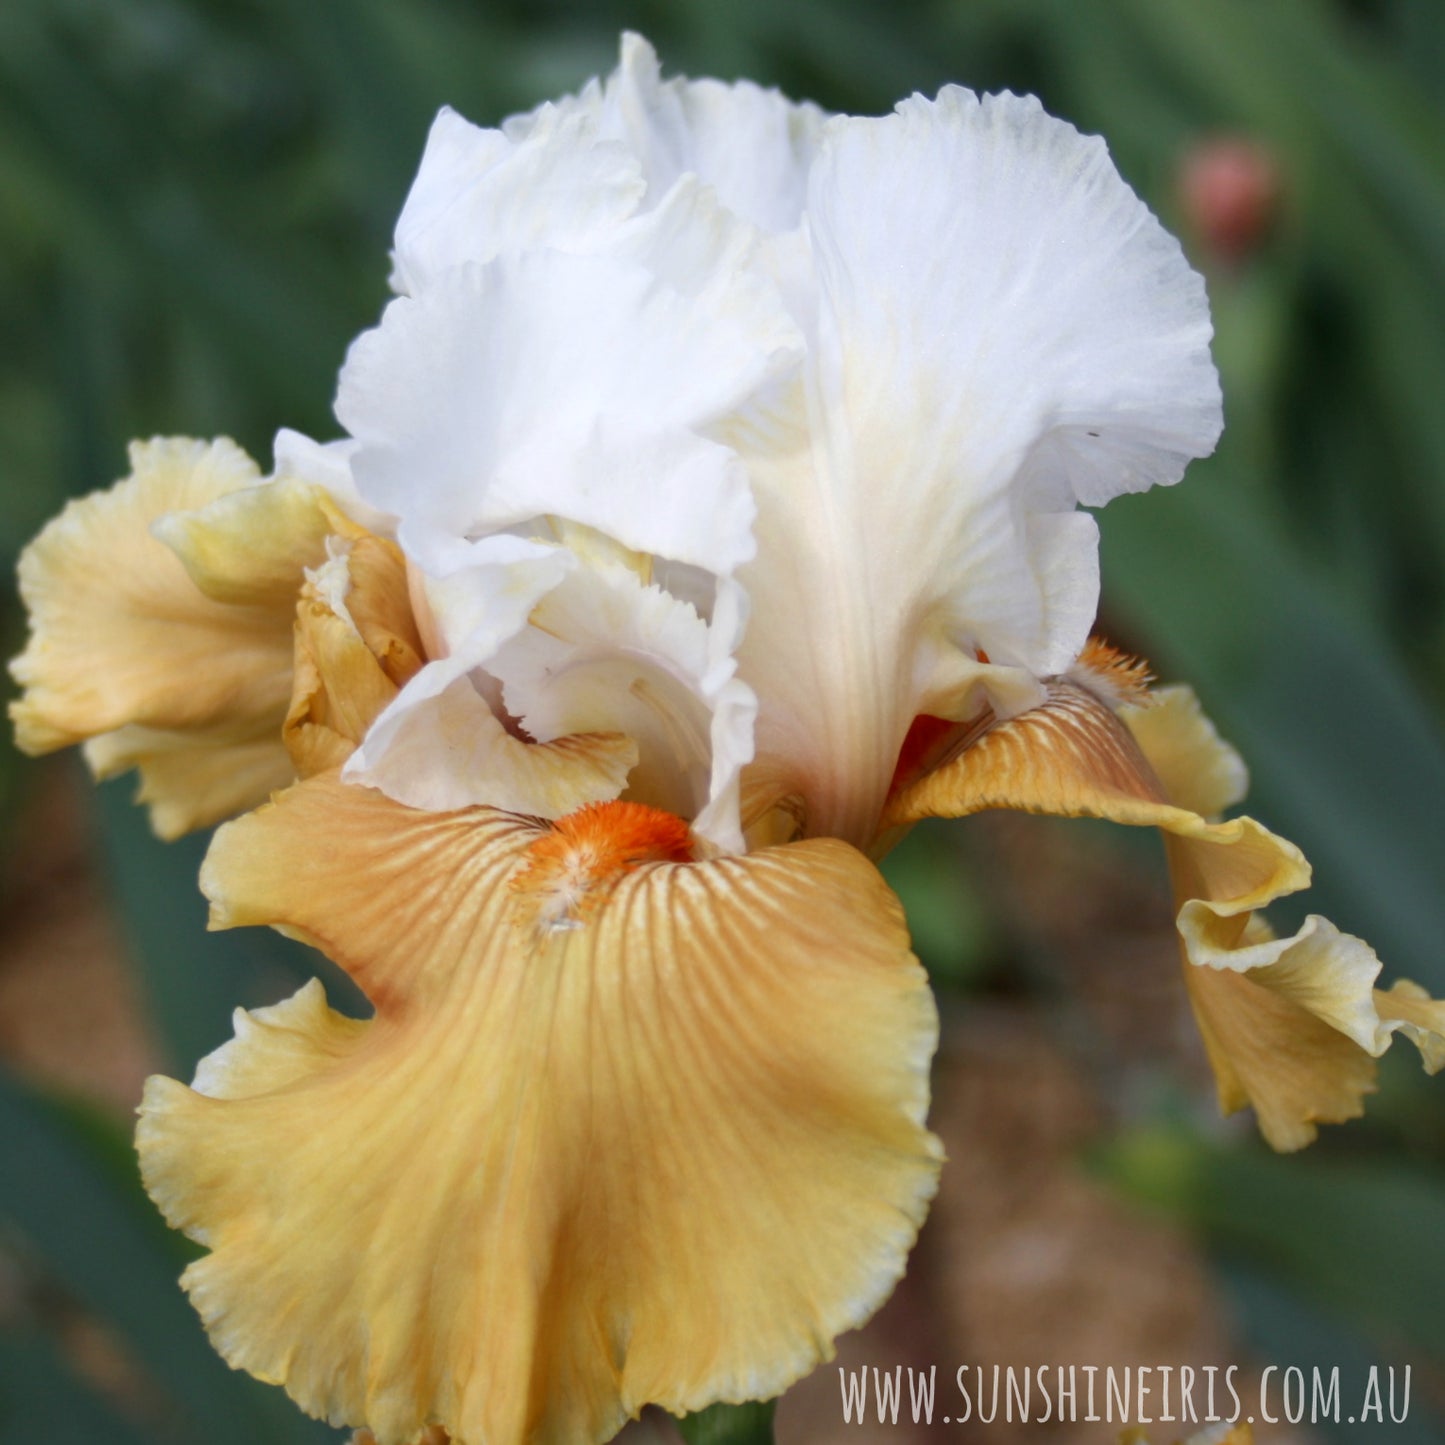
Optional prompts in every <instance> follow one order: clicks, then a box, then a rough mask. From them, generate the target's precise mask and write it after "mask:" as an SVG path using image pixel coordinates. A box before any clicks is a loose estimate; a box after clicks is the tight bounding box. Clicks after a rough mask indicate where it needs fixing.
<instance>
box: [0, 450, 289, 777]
mask: <svg viewBox="0 0 1445 1445" xmlns="http://www.w3.org/2000/svg"><path fill="white" fill-rule="evenodd" d="M131 469H132V474H131V476H130V477H128V478H127V479H126V480H125V481H123V482H120V483H118V484H117V485H116V486H114V487H112V488H111V489H110V490H109V491H106V492H95V493H92V494H91V495H90V496H88V497H83V498H81V499H80V500H78V501H74V502H71V503H70V504H69V505H68V506H67V507H66V508H65V510H64V511H63V512H62V513H61V514H60V515H59V516H58V517H56V518H55V520H54V521H52V522H51V523H50V525H49V526H47V527H46V528H45V530H44V531H43V532H41V534H40V535H39V536H38V537H37V538H36V539H35V541H33V542H32V543H31V544H30V546H29V547H27V548H26V549H25V551H24V553H23V554H22V556H21V558H20V591H21V595H22V597H23V598H24V600H25V604H26V606H27V607H28V608H29V610H30V621H31V637H30V642H29V645H28V646H27V647H26V649H25V651H24V652H23V653H22V654H21V655H20V656H19V657H18V658H16V659H15V661H14V662H13V663H12V664H11V671H12V672H13V673H14V675H15V678H16V681H18V682H19V683H20V684H21V686H22V687H24V689H25V695H24V696H23V697H22V698H21V699H20V700H19V701H18V702H16V703H15V704H14V705H13V707H12V709H11V715H12V717H13V718H14V720H15V731H16V738H17V741H18V742H19V745H20V746H21V747H22V748H23V749H25V751H27V752H33V753H38V752H48V751H50V750H52V749H54V748H58V747H65V746H67V745H68V744H70V743H76V742H81V741H83V740H84V739H85V738H90V737H95V736H96V735H97V734H99V733H104V732H109V731H111V730H112V729H114V728H118V727H124V726H125V725H126V724H128V723H139V724H141V725H142V726H146V727H159V728H173V727H180V726H185V725H188V724H191V723H195V722H200V721H205V722H209V721H212V720H213V719H214V717H215V716H216V714H217V712H218V711H219V710H220V708H221V707H222V706H223V705H225V704H226V703H230V704H232V705H238V704H239V705H246V706H247V709H248V710H249V711H255V710H256V708H257V705H258V704H259V705H260V706H261V707H265V706H270V707H272V708H274V706H275V703H276V700H277V697H278V695H279V693H280V690H281V688H282V687H283V686H284V683H283V681H282V679H283V678H285V677H286V676H287V675H289V671H290V658H289V655H288V654H289V646H290V644H289V634H288V636H287V637H286V638H285V639H283V641H284V643H285V646H284V647H282V646H279V645H278V646H277V647H275V648H274V649H273V650H272V651H273V653H274V656H268V657H265V658H264V659H257V658H254V657H252V656H250V655H249V654H248V655H247V656H246V661H247V662H248V663H253V662H256V661H261V662H262V671H263V672H264V674H265V676H264V677H262V678H261V679H259V680H253V678H252V677H251V676H250V675H249V673H250V670H249V669H248V670H247V671H246V672H245V673H242V674H240V675H238V674H237V670H236V668H235V667H234V666H227V665H225V663H224V662H223V659H224V658H225V657H226V655H227V654H228V653H230V652H231V651H232V650H233V649H234V648H235V645H236V644H237V643H238V642H241V643H242V645H243V648H244V643H245V642H246V641H249V637H248V635H247V634H248V633H249V631H250V630H251V629H249V628H248V627H247V626H245V620H244V619H243V622H242V625H241V627H240V629H239V633H238V628H237V618H236V615H235V614H234V613H233V611H232V610H231V609H229V608H224V607H219V606H217V605H215V604H214V603H211V602H209V601H207V599H206V598H204V597H202V596H201V595H200V594H199V593H198V592H197V590H196V587H195V584H194V583H192V582H191V580H190V578H189V577H188V576H187V575H186V571H185V568H184V567H182V566H181V564H180V562H179V561H178V560H177V558H176V557H175V555H174V554H173V553H172V552H171V551H170V549H169V548H167V547H166V546H165V545H164V544H163V543H161V542H159V541H157V540H156V539H155V538H154V537H153V536H152V535H151V524H152V523H153V522H155V521H156V519H157V518H159V517H161V516H162V515H164V514H165V513H166V512H170V511H175V510H177V509H186V508H194V507H200V506H204V505H205V504H206V503H207V502H210V501H212V500H214V499H215V498H217V497H220V496H224V495H225V494H226V493H228V492H232V491H235V490H236V489H237V488H240V487H246V486H251V485H253V484H255V483H256V481H257V480H258V478H257V473H256V467H255V464H254V463H253V462H252V461H251V459H250V458H249V457H247V456H246V454H245V453H244V452H242V451H241V450H240V449H239V448H238V447H236V446H235V445H234V444H233V443H231V442H228V441H217V442H212V443H210V444H206V443H203V442H196V441H188V440H182V439H167V440H158V441H152V442H145V443H136V444H135V445H134V446H132V448H131ZM278 659H279V660H278ZM287 691H289V689H287ZM253 694H258V696H255V697H253V696H252V695H253Z"/></svg>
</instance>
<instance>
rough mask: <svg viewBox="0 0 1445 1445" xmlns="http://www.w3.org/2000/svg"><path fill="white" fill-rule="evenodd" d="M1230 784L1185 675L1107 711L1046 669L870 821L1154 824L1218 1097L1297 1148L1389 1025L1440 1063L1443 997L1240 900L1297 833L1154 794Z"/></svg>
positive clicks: (1215, 806) (1365, 950)
mask: <svg viewBox="0 0 1445 1445" xmlns="http://www.w3.org/2000/svg"><path fill="white" fill-rule="evenodd" d="M1156 762H1157V766H1156V765H1155V764H1156ZM1166 780H1167V786H1166ZM1243 783H1244V776H1243V769H1242V765H1241V764H1240V763H1239V759H1238V756H1237V755H1236V754H1235V753H1234V752H1233V749H1231V748H1229V747H1228V745H1227V744H1225V743H1224V742H1222V741H1221V740H1220V738H1219V736H1218V734H1217V733H1216V732H1215V731H1214V728H1213V727H1212V725H1211V724H1210V723H1209V722H1208V720H1207V719H1206V718H1205V717H1204V716H1203V714H1202V713H1201V712H1200V710H1199V706H1198V704H1197V702H1196V701H1195V699H1194V696H1193V694H1192V693H1191V692H1190V691H1189V690H1188V689H1187V688H1167V689H1162V690H1161V691H1159V692H1158V693H1155V694H1154V695H1153V698H1152V706H1148V707H1134V706H1126V707H1124V708H1122V709H1121V710H1120V711H1119V712H1118V713H1116V712H1115V711H1114V710H1113V708H1112V707H1111V706H1110V705H1109V704H1108V702H1107V701H1105V700H1104V698H1103V697H1101V696H1100V695H1099V692H1098V691H1097V690H1094V689H1092V688H1091V687H1089V686H1086V685H1084V684H1082V683H1081V682H1078V681H1065V680H1062V679H1060V680H1057V681H1056V682H1055V683H1053V684H1052V685H1051V688H1050V696H1049V700H1048V701H1047V702H1046V703H1045V704H1044V705H1043V706H1041V707H1038V708H1035V709H1034V710H1033V711H1031V712H1026V713H1023V714H1021V715H1019V716H1018V717H1015V718H1012V719H1010V720H1009V721H1007V722H1002V723H998V724H997V725H995V726H993V727H991V728H989V729H987V730H985V731H984V732H983V733H982V735H981V737H979V738H978V740H977V741H975V742H973V743H972V745H971V746H968V747H965V748H964V749H963V751H962V752H960V753H959V754H958V756H957V757H955V758H953V759H952V760H951V761H948V762H946V763H945V764H944V765H943V766H941V767H939V768H938V769H936V770H935V771H934V772H932V773H930V774H928V775H927V776H925V777H923V778H921V779H919V780H918V781H916V782H914V783H912V784H910V785H908V786H906V787H904V788H902V789H901V790H900V791H899V792H898V794H897V795H896V796H895V797H894V798H893V799H892V800H891V803H890V806H889V809H888V812H887V814H886V815H885V819H884V827H885V828H886V829H891V828H900V827H906V826H907V825H908V824H910V823H913V822H916V821H917V820H918V819H920V818H923V817H961V816H964V815H966V814H969V813H976V812H980V811H982V810H984V809H988V808H1018V809H1021V810H1023V811H1025V812H1031V813H1054V814H1060V815H1063V816H1068V817H1095V818H1107V819H1109V820H1111V821H1113V822H1116V823H1129V824H1135V825H1146V826H1151V827H1156V828H1159V829H1161V830H1162V831H1163V833H1164V835H1165V842H1166V848H1167V852H1168V856H1169V867H1170V874H1171V877H1172V879H1173V883H1174V892H1175V898H1176V901H1177V902H1178V904H1179V914H1178V927H1179V935H1180V940H1181V943H1182V946H1183V954H1184V959H1185V962H1186V967H1185V971H1184V977H1185V983H1186V985H1187V987H1188V990H1189V998H1190V1003H1191V1005H1192V1007H1193V1009H1194V1016H1195V1019H1196V1020H1197V1022H1198V1024H1199V1029H1200V1032H1201V1034H1202V1035H1203V1037H1204V1042H1205V1047H1206V1049H1207V1050H1208V1053H1209V1058H1210V1062H1211V1064H1212V1065H1213V1067H1214V1073H1215V1078H1216V1080H1217V1083H1218V1089H1219V1101H1220V1106H1221V1108H1223V1109H1224V1110H1225V1112H1227V1113H1228V1112H1233V1111H1234V1110H1236V1109H1240V1108H1243V1107H1244V1106H1245V1105H1246V1104H1247V1105H1250V1106H1252V1107H1253V1109H1254V1111H1255V1116H1256V1118H1257V1119H1258V1121H1259V1127H1260V1131H1261V1132H1262V1133H1263V1134H1264V1136H1265V1138H1266V1139H1267V1140H1268V1141H1269V1142H1270V1144H1271V1145H1273V1146H1274V1148H1276V1149H1280V1150H1292V1149H1299V1148H1302V1147H1303V1146H1304V1145H1306V1144H1308V1143H1310V1142H1311V1141H1312V1140H1313V1139H1314V1138H1315V1136H1316V1133H1317V1132H1318V1131H1317V1129H1316V1127H1315V1126H1316V1124H1319V1123H1338V1122H1341V1121H1343V1120H1345V1119H1351V1118H1355V1117H1356V1116H1358V1115H1359V1114H1360V1113H1362V1112H1363V1099H1364V1096H1365V1095H1366V1094H1368V1093H1370V1092H1372V1091H1373V1089H1374V1087H1375V1063H1374V1060H1375V1059H1376V1058H1377V1057H1378V1056H1379V1055H1380V1054H1382V1053H1384V1051H1385V1049H1386V1048H1387V1047H1388V1046H1389V1043H1390V1039H1391V1036H1392V1035H1393V1034H1394V1033H1395V1032H1396V1031H1401V1032H1404V1033H1405V1034H1406V1036H1407V1037H1409V1038H1410V1039H1412V1041H1414V1042H1415V1043H1416V1044H1417V1045H1418V1046H1419V1048H1420V1051H1421V1054H1422V1056H1423V1058H1424V1061H1425V1064H1426V1067H1427V1068H1431V1069H1432V1070H1433V1069H1435V1068H1438V1067H1440V1065H1441V1063H1442V1062H1445V1032H1442V1030H1445V1005H1442V1004H1439V1003H1436V1002H1435V1001H1434V1000H1432V999H1430V998H1429V996H1428V995H1426V994H1425V993H1424V991H1423V990H1421V989H1418V988H1417V987H1416V986H1415V985H1414V984H1410V983H1408V982H1406V981H1401V982H1400V983H1398V984H1396V986H1395V988H1394V989H1393V990H1391V991H1390V992H1388V993H1381V992H1379V991H1377V990H1375V988H1374V983H1375V979H1376V977H1377V976H1378V974H1379V972H1380V961H1379V959H1378V958H1376V957H1375V954H1374V951H1373V950H1372V949H1371V948H1370V947H1369V945H1368V944H1366V943H1364V942H1363V941H1362V940H1360V939H1358V938H1354V937H1351V936H1350V935H1349V934H1346V933H1341V932H1340V931H1339V930H1338V929H1336V928H1335V926H1334V925H1333V924H1332V923H1330V922H1328V921H1327V920H1326V919H1323V918H1320V917H1319V916H1317V915H1311V916H1310V917H1309V918H1307V919H1306V920H1305V922H1304V924H1303V926H1302V927H1301V928H1300V930H1299V932H1298V933H1296V934H1295V935H1293V936H1292V937H1290V938H1283V939H1281V938H1276V937H1274V935H1273V934H1272V933H1271V931H1270V929H1269V927H1268V925H1267V924H1266V923H1265V922H1264V920H1263V918H1262V917H1260V916H1258V914H1257V912H1256V910H1258V909H1262V908H1264V907H1265V906H1266V905H1267V904H1269V903H1272V902H1273V901H1274V900H1275V899H1277V898H1280V897H1283V896H1284V895H1286V894H1289V893H1294V892H1297V891H1298V890H1300V889H1302V888H1305V887H1307V886H1308V884H1309V878H1310V869H1309V864H1308V863H1307V862H1306V861H1305V859H1304V857H1303V855H1302V854H1301V853H1300V851H1299V849H1298V848H1296V847H1295V846H1294V845H1293V844H1292V843H1288V842H1286V841H1285V840H1284V839H1283V838H1279V837H1276V836H1275V835H1274V834H1273V833H1271V832H1269V831H1268V830H1267V829H1265V828H1263V827H1261V826H1260V824H1258V823H1256V822H1255V821H1254V820H1253V819H1252V818H1235V819H1232V820H1230V821H1228V822H1207V821H1206V820H1205V818H1204V817H1203V816H1201V814H1200V813H1198V812H1195V811H1193V809H1192V807H1183V806H1178V805H1177V803H1176V802H1171V801H1170V799H1171V798H1172V799H1176V800H1182V801H1185V802H1188V803H1190V804H1191V805H1198V806H1201V807H1204V808H1207V809H1208V810H1210V811H1216V810H1222V809H1223V808H1224V807H1226V806H1229V805H1231V804H1232V803H1233V802H1236V801H1238V798H1239V796H1240V795H1241V794H1242V791H1243Z"/></svg>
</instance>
